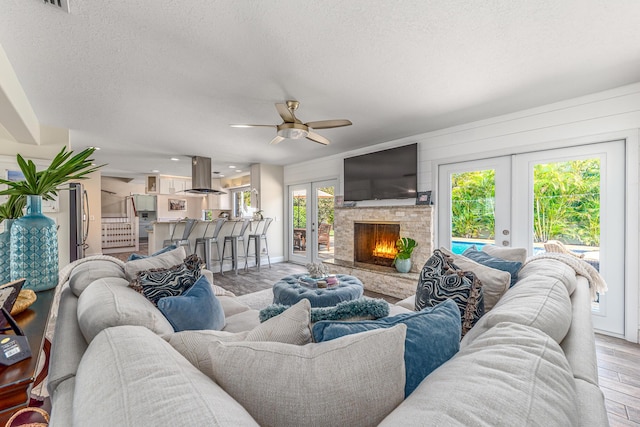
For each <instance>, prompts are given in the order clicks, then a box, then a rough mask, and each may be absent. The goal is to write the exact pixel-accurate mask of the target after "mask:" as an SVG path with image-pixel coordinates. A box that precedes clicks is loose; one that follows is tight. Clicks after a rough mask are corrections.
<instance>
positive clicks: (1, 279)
mask: <svg viewBox="0 0 640 427" xmlns="http://www.w3.org/2000/svg"><path fill="white" fill-rule="evenodd" d="M13 221H15V220H14V219H5V220H4V221H2V223H3V224H4V231H3V232H2V233H0V260H2V262H1V263H0V284H3V283H8V282H10V281H11V267H10V266H11V262H10V260H11V226H12V225H13Z"/></svg>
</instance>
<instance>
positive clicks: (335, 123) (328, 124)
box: [305, 120, 353, 129]
mask: <svg viewBox="0 0 640 427" xmlns="http://www.w3.org/2000/svg"><path fill="white" fill-rule="evenodd" d="M352 124H353V123H351V121H350V120H320V121H318V122H309V123H305V125H307V126H309V127H310V128H313V129H329V128H339V127H342V126H351V125H352Z"/></svg>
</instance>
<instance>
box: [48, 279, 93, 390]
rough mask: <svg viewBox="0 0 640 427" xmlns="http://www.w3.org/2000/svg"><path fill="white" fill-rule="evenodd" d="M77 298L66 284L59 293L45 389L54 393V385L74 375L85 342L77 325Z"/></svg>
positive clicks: (83, 350)
mask: <svg viewBox="0 0 640 427" xmlns="http://www.w3.org/2000/svg"><path fill="white" fill-rule="evenodd" d="M77 313H78V298H76V296H75V295H74V294H73V292H71V289H70V288H69V287H68V286H67V287H65V288H64V289H63V290H62V292H61V293H60V304H59V306H58V316H57V319H56V326H55V333H54V337H55V338H54V339H53V342H52V344H51V360H50V361H49V374H48V379H47V390H48V391H49V394H50V395H53V394H54V391H55V390H56V387H58V385H59V384H60V383H62V382H63V381H65V380H66V379H68V378H71V377H73V376H75V375H76V372H77V370H78V365H79V364H80V360H81V359H82V355H83V354H84V352H85V351H86V349H87V342H86V341H85V339H84V336H83V335H82V331H81V330H80V326H79V325H78V314H77Z"/></svg>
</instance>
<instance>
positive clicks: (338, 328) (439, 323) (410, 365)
mask: <svg viewBox="0 0 640 427" xmlns="http://www.w3.org/2000/svg"><path fill="white" fill-rule="evenodd" d="M399 323H404V324H405V325H407V336H406V339H405V344H404V364H405V370H406V377H407V379H406V383H405V387H404V395H405V398H406V397H408V396H409V395H410V394H411V393H412V392H413V390H415V389H416V387H418V385H419V384H420V383H421V382H422V380H423V379H425V378H426V376H427V375H429V374H430V373H431V372H433V371H434V370H435V369H436V368H437V367H438V366H440V365H442V364H443V363H444V362H446V361H447V360H449V359H450V358H451V357H453V355H454V354H456V353H457V352H458V350H459V349H460V335H461V329H462V327H461V324H460V310H459V309H458V305H457V304H456V303H455V302H453V300H450V299H448V300H446V301H443V302H441V303H440V304H438V305H436V306H435V307H427V308H425V309H423V310H422V311H418V312H415V313H403V314H398V315H396V316H392V317H384V318H382V319H378V320H362V321H358V322H334V321H328V320H323V321H320V322H318V323H316V324H314V325H313V329H312V331H313V339H314V341H315V342H322V341H330V340H333V339H336V338H340V337H343V336H345V335H351V334H357V333H359V332H365V331H370V330H373V329H379V328H390V327H392V326H395V325H397V324H399ZM452 398H453V396H452Z"/></svg>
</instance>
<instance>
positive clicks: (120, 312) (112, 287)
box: [78, 277, 173, 342]
mask: <svg viewBox="0 0 640 427" xmlns="http://www.w3.org/2000/svg"><path fill="white" fill-rule="evenodd" d="M127 284H128V283H127V281H126V280H125V279H118V278H114V277H108V278H105V279H99V280H96V281H95V282H94V283H93V284H92V285H91V286H89V287H88V288H87V289H85V291H84V292H83V293H82V295H80V298H78V323H79V324H80V329H81V330H82V335H84V338H85V339H86V340H87V342H91V340H93V338H94V337H95V336H96V335H98V333H100V331H102V330H103V329H105V328H109V327H111V326H120V325H140V326H144V327H146V328H148V329H150V330H151V331H153V332H155V333H156V334H159V335H162V334H170V333H172V332H173V327H172V326H171V323H169V321H168V320H167V319H166V318H165V317H164V316H163V315H162V313H160V311H159V310H158V309H157V308H156V307H154V305H153V304H152V303H151V302H150V301H149V300H147V299H146V298H145V297H143V296H142V295H140V294H139V293H137V292H136V291H134V290H133V289H131V288H129V287H127Z"/></svg>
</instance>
